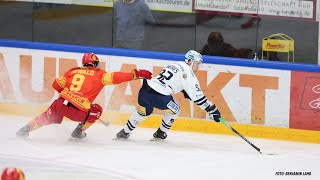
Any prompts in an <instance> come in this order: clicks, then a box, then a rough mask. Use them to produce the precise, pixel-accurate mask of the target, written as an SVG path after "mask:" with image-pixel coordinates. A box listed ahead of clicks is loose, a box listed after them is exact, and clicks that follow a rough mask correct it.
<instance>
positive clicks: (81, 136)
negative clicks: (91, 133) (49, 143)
mask: <svg viewBox="0 0 320 180" xmlns="http://www.w3.org/2000/svg"><path fill="white" fill-rule="evenodd" d="M81 127H82V124H79V125H78V126H77V127H76V129H75V130H74V131H73V132H72V134H71V137H72V138H74V139H84V138H85V137H87V134H86V133H85V132H83V131H81ZM70 140H71V139H70Z"/></svg>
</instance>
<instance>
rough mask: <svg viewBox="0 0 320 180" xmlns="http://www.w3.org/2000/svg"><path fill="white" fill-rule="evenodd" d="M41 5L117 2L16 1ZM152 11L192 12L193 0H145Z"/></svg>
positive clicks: (107, 0) (110, 2) (107, 4)
mask: <svg viewBox="0 0 320 180" xmlns="http://www.w3.org/2000/svg"><path fill="white" fill-rule="evenodd" d="M14 1H25V2H39V3H56V4H77V5H87V6H105V7H113V2H116V1H117V0H14ZM143 1H144V2H146V4H147V5H148V6H149V8H150V9H151V10H155V11H172V12H192V2H193V1H192V0H143Z"/></svg>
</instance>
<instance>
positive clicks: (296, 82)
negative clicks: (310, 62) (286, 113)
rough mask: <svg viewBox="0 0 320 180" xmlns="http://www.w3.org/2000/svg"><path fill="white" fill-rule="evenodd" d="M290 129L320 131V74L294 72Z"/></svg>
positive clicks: (292, 77)
mask: <svg viewBox="0 0 320 180" xmlns="http://www.w3.org/2000/svg"><path fill="white" fill-rule="evenodd" d="M289 127H290V128H295V129H306V130H318V131H319V130H320V73H306V72H295V71H292V74H291V95H290V124H289Z"/></svg>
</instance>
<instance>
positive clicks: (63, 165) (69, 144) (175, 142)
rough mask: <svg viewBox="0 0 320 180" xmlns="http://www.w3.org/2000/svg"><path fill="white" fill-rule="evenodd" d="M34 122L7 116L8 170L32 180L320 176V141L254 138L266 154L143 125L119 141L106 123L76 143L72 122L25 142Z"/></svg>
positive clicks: (234, 139)
mask: <svg viewBox="0 0 320 180" xmlns="http://www.w3.org/2000/svg"><path fill="white" fill-rule="evenodd" d="M30 119H31V117H22V116H10V115H0V127H1V129H0V143H1V148H0V169H1V170H2V169H4V168H5V167H20V168H21V169H22V170H23V171H24V173H25V175H26V179H27V180H36V179H37V180H38V179H39V180H40V179H41V180H50V179H58V180H63V179H77V180H82V179H104V180H109V179H113V180H117V179H124V180H126V179H137V180H171V179H174V180H187V179H190V180H191V179H192V180H200V179H205V180H209V179H210V180H211V179H216V180H233V179H243V180H257V179H258V180H273V179H276V180H284V179H288V180H296V179H303V180H309V179H314V180H319V179H320V145H319V144H309V143H298V142H289V141H275V140H267V139H258V138H250V137H247V138H248V139H249V140H250V141H251V142H252V143H253V144H255V145H256V146H258V147H259V148H261V151H262V152H263V153H264V154H265V155H261V154H260V153H258V152H257V151H256V150H255V149H254V148H252V147H251V146H250V145H249V144H247V143H246V142H245V141H243V140H242V139H241V138H240V137H238V136H236V135H235V136H226V135H216V134H200V133H187V132H179V131H169V133H168V138H167V139H166V140H165V141H158V142H154V141H150V138H151V137H152V134H153V132H154V131H155V129H145V128H139V127H138V128H137V129H135V130H134V132H133V133H132V135H131V137H130V138H129V140H127V141H115V140H112V139H113V138H114V137H115V134H116V133H117V132H118V131H120V130H121V128H122V127H121V126H110V127H105V126H104V125H102V124H100V123H98V124H95V125H93V126H92V127H91V128H90V129H88V131H87V134H88V136H87V138H86V139H85V140H80V141H68V139H69V137H70V134H71V132H72V130H73V129H74V128H75V127H76V125H77V124H76V123H75V122H71V121H64V122H63V123H62V124H61V125H49V126H45V127H42V128H40V129H38V130H36V131H34V132H32V133H31V134H30V136H29V137H28V138H25V139H24V138H17V137H16V136H15V133H16V131H17V130H18V129H19V128H20V127H22V126H23V125H25V124H26V123H27V122H28V121H29V120H30ZM212 128H214V126H212ZM240 133H241V132H240ZM266 154H275V155H266ZM277 172H284V173H286V172H302V173H303V172H311V175H305V176H304V175H295V176H293V175H290V176H289V175H276V173H277Z"/></svg>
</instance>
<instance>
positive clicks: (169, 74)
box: [147, 62, 212, 109]
mask: <svg viewBox="0 0 320 180" xmlns="http://www.w3.org/2000/svg"><path fill="white" fill-rule="evenodd" d="M147 82H148V85H149V86H150V87H151V88H152V89H154V90H155V91H157V92H158V93H160V94H163V95H173V94H176V93H179V92H181V91H185V93H186V94H187V95H188V96H189V98H190V99H191V100H192V101H193V102H195V103H196V104H197V105H199V106H200V108H201V109H205V108H207V107H208V106H210V105H212V103H211V102H210V101H208V99H207V98H206V96H205V95H204V94H203V92H202V91H201V89H200V85H199V81H198V79H197V77H196V76H195V74H194V73H193V71H192V69H191V67H190V66H189V65H188V64H186V63H185V62H177V63H174V64H170V65H168V66H167V67H165V68H163V69H162V71H161V72H160V74H159V75H158V76H156V77H154V78H152V79H150V80H147Z"/></svg>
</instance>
